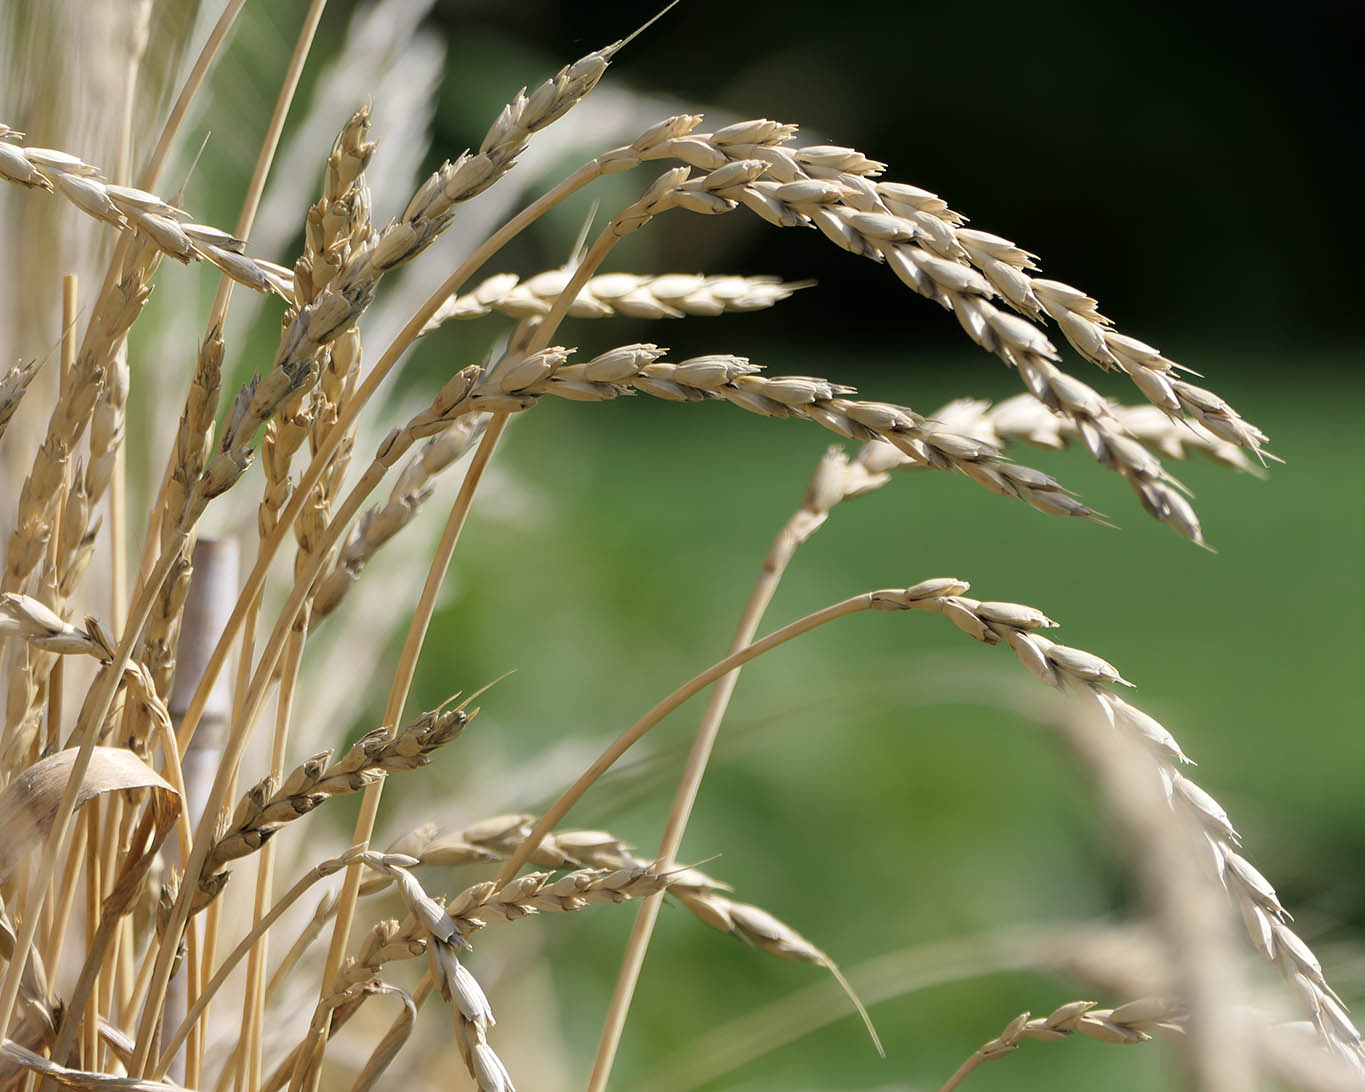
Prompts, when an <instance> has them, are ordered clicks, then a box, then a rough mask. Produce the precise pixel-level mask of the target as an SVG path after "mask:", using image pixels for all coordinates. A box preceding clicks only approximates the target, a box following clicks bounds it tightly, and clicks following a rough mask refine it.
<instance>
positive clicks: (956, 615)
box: [907, 578, 1365, 1066]
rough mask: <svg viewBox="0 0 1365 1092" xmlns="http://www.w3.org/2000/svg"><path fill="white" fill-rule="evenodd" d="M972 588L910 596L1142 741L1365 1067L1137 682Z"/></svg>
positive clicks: (1315, 1005)
mask: <svg viewBox="0 0 1365 1092" xmlns="http://www.w3.org/2000/svg"><path fill="white" fill-rule="evenodd" d="M967 588H968V585H967V584H966V583H965V582H964V581H960V580H956V579H953V578H939V579H935V580H927V581H924V582H922V583H920V584H917V585H916V586H915V587H914V588H912V589H910V590H909V592H908V593H907V595H908V596H909V597H910V606H909V609H912V610H928V611H932V612H934V613H937V614H941V615H943V616H944V617H946V618H947V619H948V620H949V621H951V622H952V623H953V624H954V625H956V626H957V627H958V628H959V629H961V630H962V631H963V632H964V633H966V634H967V635H968V636H970V637H972V638H973V639H974V640H977V641H981V642H982V643H983V644H991V645H993V644H999V643H1001V642H1004V643H1005V644H1007V645H1009V647H1010V648H1011V649H1012V650H1013V651H1014V654H1015V655H1016V656H1017V657H1018V658H1019V660H1020V662H1022V663H1023V664H1024V666H1025V667H1027V668H1028V669H1029V671H1030V672H1032V673H1033V674H1034V675H1035V676H1036V677H1037V678H1038V679H1039V680H1041V681H1042V682H1044V683H1046V684H1048V685H1049V686H1053V687H1056V688H1057V689H1059V690H1061V689H1064V690H1070V691H1071V692H1073V693H1074V694H1076V695H1077V696H1078V697H1080V698H1082V699H1085V700H1087V701H1088V702H1090V703H1091V704H1092V705H1094V706H1096V707H1097V708H1098V710H1099V712H1100V713H1101V714H1102V715H1103V716H1104V718H1105V719H1106V721H1107V722H1108V723H1110V724H1112V725H1114V726H1115V727H1116V728H1119V729H1121V730H1123V731H1124V732H1127V733H1130V734H1131V735H1132V736H1133V737H1134V738H1136V739H1137V740H1138V741H1140V742H1141V743H1142V744H1143V745H1144V746H1145V747H1146V748H1147V749H1148V751H1149V752H1151V753H1152V755H1153V757H1154V758H1155V760H1156V763H1157V768H1158V771H1159V773H1160V775H1161V781H1162V785H1163V787H1164V789H1165V793H1166V798H1167V799H1168V801H1169V802H1170V804H1171V806H1172V807H1174V808H1177V809H1179V810H1181V811H1182V812H1184V813H1187V814H1188V815H1190V816H1191V817H1192V818H1193V819H1194V820H1195V822H1197V823H1198V825H1199V827H1200V829H1201V830H1202V831H1203V833H1204V836H1205V839H1206V842H1207V845H1208V848H1209V850H1210V864H1211V866H1212V868H1213V870H1214V872H1215V874H1216V875H1217V877H1218V879H1219V880H1220V882H1221V883H1222V884H1223V886H1224V887H1225V888H1226V889H1227V891H1228V893H1229V894H1230V895H1231V897H1232V899H1233V902H1234V903H1235V905H1236V906H1237V908H1238V910H1239V911H1240V912H1241V914H1242V917H1243V920H1244V922H1245V924H1246V927H1247V931H1248V933H1249V935H1250V936H1251V940H1252V942H1253V944H1254V945H1255V947H1256V948H1257V950H1258V951H1259V952H1260V953H1261V954H1262V955H1263V956H1265V958H1267V959H1269V960H1271V961H1273V962H1275V963H1276V964H1277V965H1278V967H1279V969H1280V972H1281V973H1282V974H1283V975H1284V977H1285V979H1286V980H1287V981H1288V983H1289V985H1290V986H1291V987H1292V988H1293V989H1294V991H1295V993H1296V994H1297V995H1298V997H1299V999H1300V1001H1301V1002H1302V1004H1303V1006H1304V1008H1305V1009H1306V1010H1307V1013H1308V1015H1309V1016H1310V1017H1311V1019H1312V1020H1313V1022H1314V1024H1315V1025H1316V1026H1317V1028H1318V1030H1319V1032H1320V1033H1321V1035H1322V1037H1323V1039H1324V1040H1325V1041H1326V1043H1327V1044H1329V1045H1330V1046H1331V1047H1332V1048H1333V1050H1334V1051H1336V1052H1337V1053H1339V1054H1341V1055H1342V1056H1343V1057H1345V1058H1346V1059H1348V1060H1350V1061H1352V1062H1353V1063H1354V1064H1356V1065H1357V1066H1362V1065H1365V1051H1362V1046H1361V1037H1360V1032H1359V1031H1357V1030H1356V1028H1355V1026H1354V1024H1353V1023H1352V1022H1351V1019H1350V1016H1349V1015H1348V1014H1347V1012H1346V1009H1345V1007H1344V1006H1343V1005H1342V1004H1341V1002H1340V1000H1339V999H1338V998H1337V996H1336V994H1335V993H1334V992H1333V990H1332V988H1331V987H1330V986H1329V985H1328V984H1327V980H1326V978H1325V977H1324V975H1323V972H1322V964H1321V963H1319V962H1318V959H1317V957H1316V956H1315V955H1314V954H1313V952H1312V950H1311V949H1310V948H1309V947H1308V945H1307V944H1305V943H1304V942H1303V940H1302V939H1301V938H1300V937H1299V936H1298V935H1297V934H1295V933H1294V932H1293V930H1291V929H1290V928H1289V926H1288V924H1287V919H1288V916H1289V915H1288V914H1287V913H1286V911H1285V909H1284V907H1283V906H1281V905H1280V901H1279V898H1278V897H1277V896H1276V894H1275V889H1274V887H1273V886H1271V884H1270V882H1269V881H1268V880H1267V879H1266V878H1265V877H1264V876H1263V875H1261V873H1260V872H1259V871H1257V870H1256V868H1255V867H1253V866H1252V865H1251V863H1250V862H1248V861H1247V860H1246V859H1245V858H1244V857H1242V856H1241V854H1239V853H1238V852H1237V851H1236V849H1235V848H1234V847H1235V846H1236V845H1237V844H1238V838H1237V832H1236V830H1235V829H1234V827H1233V826H1232V823H1231V821H1230V820H1229V819H1228V815H1227V812H1226V811H1225V810H1224V809H1223V807H1222V805H1221V804H1219V803H1218V802H1217V801H1216V800H1214V799H1213V797H1211V796H1210V795H1209V794H1208V793H1207V792H1205V791H1204V789H1202V788H1200V787H1199V786H1198V785H1196V784H1195V783H1194V782H1193V781H1191V780H1190V779H1189V778H1187V777H1185V776H1184V775H1183V774H1182V773H1180V772H1179V770H1178V769H1177V768H1176V765H1177V764H1183V763H1187V762H1188V761H1189V760H1188V759H1187V758H1186V757H1185V754H1184V752H1183V751H1182V750H1181V749H1180V745H1179V744H1178V743H1176V741H1175V739H1174V738H1173V737H1172V736H1171V733H1170V732H1169V731H1167V730H1166V728H1165V727H1163V726H1162V725H1161V724H1160V723H1159V722H1157V721H1156V720H1155V719H1153V718H1152V717H1150V716H1148V715H1147V714H1146V713H1144V712H1142V711H1141V710H1140V709H1137V708H1135V707H1134V706H1132V705H1129V704H1128V703H1127V702H1125V701H1124V700H1123V699H1121V698H1119V697H1118V696H1117V695H1116V694H1114V693H1113V692H1112V691H1111V690H1110V689H1108V688H1109V687H1111V686H1115V685H1120V686H1131V685H1132V684H1131V683H1129V682H1127V680H1125V679H1124V678H1123V677H1122V676H1121V675H1120V674H1119V672H1118V670H1117V669H1116V668H1115V667H1114V666H1113V665H1112V664H1110V663H1108V662H1107V661H1105V660H1102V659H1101V658H1100V657H1098V656H1095V655H1093V654H1092V653H1089V652H1085V651H1082V650H1081V649H1076V648H1069V647H1067V646H1065V645H1059V644H1055V643H1054V642H1052V641H1050V640H1048V638H1046V637H1044V636H1043V635H1042V634H1041V633H1040V632H1039V631H1040V630H1042V629H1048V628H1052V627H1054V626H1056V624H1057V623H1055V622H1053V621H1052V620H1051V619H1049V618H1048V617H1047V616H1046V615H1045V614H1043V613H1042V611H1039V610H1037V609H1035V608H1033V607H1028V606H1023V605H1021V604H1018V603H992V602H984V603H983V602H981V601H979V600H976V599H971V598H968V597H967V596H965V595H963V594H962V593H963V592H965V591H966V590H967Z"/></svg>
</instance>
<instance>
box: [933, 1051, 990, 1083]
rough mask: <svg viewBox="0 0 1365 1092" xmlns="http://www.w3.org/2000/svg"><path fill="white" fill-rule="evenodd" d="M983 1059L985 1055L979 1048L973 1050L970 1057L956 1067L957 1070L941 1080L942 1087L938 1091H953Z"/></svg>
mask: <svg viewBox="0 0 1365 1092" xmlns="http://www.w3.org/2000/svg"><path fill="white" fill-rule="evenodd" d="M985 1060H986V1056H985V1055H984V1054H982V1053H981V1051H980V1050H979V1049H978V1050H974V1051H973V1052H972V1055H971V1057H970V1058H968V1059H967V1060H966V1061H965V1062H963V1063H962V1064H961V1065H960V1066H958V1067H957V1072H956V1073H954V1074H953V1075H952V1076H951V1077H949V1078H948V1079H947V1080H946V1081H944V1082H943V1087H942V1088H940V1089H939V1090H938V1092H953V1090H954V1089H955V1088H957V1087H958V1085H960V1084H961V1083H962V1082H963V1081H965V1080H966V1079H967V1077H968V1075H969V1074H970V1073H971V1072H972V1071H973V1070H975V1069H976V1067H977V1066H979V1065H980V1064H981V1063H982V1062H984V1061H985Z"/></svg>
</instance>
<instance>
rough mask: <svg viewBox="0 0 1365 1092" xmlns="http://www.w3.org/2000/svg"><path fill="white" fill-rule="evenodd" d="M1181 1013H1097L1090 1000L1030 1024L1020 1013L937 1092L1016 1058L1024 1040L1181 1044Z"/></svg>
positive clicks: (1163, 1007)
mask: <svg viewBox="0 0 1365 1092" xmlns="http://www.w3.org/2000/svg"><path fill="white" fill-rule="evenodd" d="M1179 1014H1180V1010H1179V1009H1178V1008H1175V1007H1174V1006H1172V1005H1171V1003H1170V1002H1168V1001H1166V1000H1164V999H1162V998H1142V999H1140V1000H1137V1001H1129V1002H1128V1003H1127V1004H1125V1005H1120V1006H1119V1007H1118V1008H1115V1009H1101V1008H1097V1007H1096V1005H1095V1002H1094V1001H1071V1002H1069V1003H1067V1004H1065V1005H1059V1006H1058V1007H1057V1008H1055V1009H1053V1010H1052V1012H1050V1013H1048V1015H1046V1016H1040V1017H1038V1018H1037V1019H1030V1014H1029V1013H1027V1012H1021V1013H1020V1014H1019V1015H1018V1016H1016V1017H1015V1018H1014V1019H1013V1020H1011V1021H1010V1022H1009V1023H1008V1024H1006V1025H1005V1030H1004V1031H1002V1032H1001V1033H1000V1034H999V1035H997V1036H996V1037H995V1038H994V1039H992V1040H990V1042H987V1043H983V1044H982V1045H981V1046H979V1047H977V1049H976V1051H975V1052H974V1053H973V1054H972V1055H971V1057H969V1058H968V1059H967V1060H966V1061H965V1062H963V1063H962V1065H961V1066H959V1067H958V1070H957V1072H956V1073H954V1074H953V1075H952V1076H951V1077H949V1078H948V1080H947V1081H945V1082H944V1083H943V1086H942V1087H941V1088H940V1089H939V1092H953V1090H954V1089H955V1088H957V1087H958V1086H959V1085H960V1084H962V1082H963V1081H964V1080H966V1079H967V1076H968V1074H970V1073H971V1072H972V1071H973V1070H974V1069H976V1068H977V1067H978V1066H980V1065H982V1064H983V1063H985V1062H993V1061H995V1060H996V1059H997V1058H1003V1057H1005V1055H1007V1054H1012V1053H1014V1051H1016V1050H1018V1049H1019V1047H1020V1044H1022V1043H1023V1041H1024V1040H1025V1039H1032V1040H1034V1041H1036V1042H1040V1043H1056V1042H1059V1041H1060V1040H1062V1039H1069V1038H1071V1036H1072V1035H1075V1034H1077V1033H1079V1034H1081V1035H1084V1036H1085V1037H1086V1038H1089V1039H1096V1040H1098V1041H1099V1042H1101V1043H1116V1044H1119V1045H1121V1046H1122V1045H1128V1044H1132V1043H1145V1042H1147V1040H1149V1039H1150V1038H1152V1035H1153V1034H1157V1035H1161V1036H1162V1037H1164V1038H1175V1039H1180V1038H1183V1037H1184V1029H1183V1027H1182V1025H1181V1024H1180V1023H1179V1020H1178V1018H1179Z"/></svg>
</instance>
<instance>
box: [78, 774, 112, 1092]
mask: <svg viewBox="0 0 1365 1092" xmlns="http://www.w3.org/2000/svg"><path fill="white" fill-rule="evenodd" d="M111 818H112V817H111ZM99 820H100V801H98V800H92V801H90V803H89V804H87V805H86V808H85V822H86V825H87V826H88V827H89V833H88V834H87V835H86V839H85V844H86V849H87V851H88V853H89V861H88V862H87V866H86V870H85V950H86V951H87V952H93V951H94V950H95V933H96V931H97V930H98V929H99V926H100V903H101V901H103V898H104V877H105V876H106V875H110V873H109V872H108V871H107V870H106V869H105V867H104V864H105V862H104V861H103V860H102V859H101V858H100V853H99V848H100V841H101V839H100V822H99ZM102 977H103V976H102V975H101V974H100V973H99V971H98V970H96V971H95V979H94V982H93V984H92V988H91V990H90V993H89V996H88V998H87V1000H86V1003H85V1012H84V1013H81V1012H79V1011H71V1010H68V1015H67V1019H68V1020H80V1021H82V1023H81V1031H82V1033H83V1034H82V1035H81V1037H80V1044H81V1053H82V1054H83V1055H84V1057H85V1061H84V1063H83V1064H84V1065H85V1066H86V1067H88V1068H90V1069H98V1068H99V1057H98V1055H99V1041H100V1040H99V1022H100V1013H99V984H100V979H101V978H102Z"/></svg>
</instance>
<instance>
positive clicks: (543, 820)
mask: <svg viewBox="0 0 1365 1092" xmlns="http://www.w3.org/2000/svg"><path fill="white" fill-rule="evenodd" d="M877 595H878V593H877V592H865V593H863V594H862V595H855V596H853V597H852V598H851V599H845V600H842V601H841V602H838V603H834V604H831V605H830V606H828V607H825V608H824V609H823V610H818V611H816V612H815V613H813V614H808V615H806V616H805V617H804V618H798V619H797V620H796V621H795V622H792V623H790V624H788V625H785V626H783V627H782V628H781V629H779V630H776V631H775V632H773V633H770V634H768V636H767V637H764V638H763V639H762V640H759V641H755V642H754V643H753V644H749V645H745V646H744V648H742V649H740V650H739V651H737V652H734V653H732V654H731V655H729V656H726V657H725V659H723V660H721V661H720V662H718V663H714V664H712V665H711V666H710V667H708V668H707V669H706V670H705V671H703V672H702V673H701V674H699V675H696V676H694V677H693V678H691V679H690V680H688V681H687V682H685V683H684V684H683V685H682V686H680V687H678V689H677V690H675V691H673V693H671V694H669V695H668V696H667V697H666V698H663V699H662V700H660V701H659V702H658V703H657V704H656V705H655V706H654V708H652V709H651V710H650V711H649V712H648V713H646V714H645V715H644V716H643V717H641V718H640V719H639V720H637V721H636V722H635V723H634V724H633V725H631V726H630V727H629V728H627V729H626V730H625V731H624V732H622V733H621V734H620V735H619V736H617V737H616V740H615V742H613V743H612V744H611V745H610V746H609V747H608V748H607V749H606V750H605V751H603V752H602V753H601V755H599V756H598V758H597V760H596V761H595V762H593V764H592V765H591V766H589V767H588V768H587V769H586V770H584V771H583V773H582V774H581V775H580V776H579V778H578V780H577V781H575V782H574V783H573V784H572V785H570V786H569V788H568V789H566V790H565V791H564V794H563V795H562V796H560V798H559V799H558V800H556V801H555V802H554V804H553V805H551V807H550V809H549V810H548V811H546V813H545V814H544V815H542V816H541V817H540V821H539V822H538V823H536V825H535V827H534V828H533V829H532V831H531V833H530V834H529V835H528V836H527V838H526V840H525V841H523V842H522V843H521V845H519V846H517V848H516V851H515V852H514V853H513V854H512V855H511V856H510V857H508V858H507V860H506V862H504V864H503V866H502V869H501V870H500V871H499V872H498V875H497V877H496V878H495V880H494V884H495V885H496V887H498V888H502V887H505V886H507V883H508V881H509V880H511V879H512V877H514V876H515V875H516V874H517V871H518V870H519V869H520V868H521V866H522V865H524V864H525V863H526V862H527V861H528V860H529V859H530V857H531V854H533V853H534V852H535V851H536V850H537V849H539V848H540V843H541V842H543V841H544V840H545V836H546V835H547V834H549V833H550V831H551V830H553V829H554V828H555V827H556V826H558V825H559V822H560V820H562V819H563V818H564V816H565V815H567V814H568V813H569V809H570V808H572V807H573V806H574V805H575V804H576V803H578V801H579V800H580V799H581V798H582V796H583V794H584V793H585V792H587V791H588V789H590V788H591V787H592V785H593V784H594V782H596V781H597V779H598V778H600V777H601V776H602V775H603V774H604V773H606V772H607V771H608V770H609V769H611V767H612V766H613V765H615V764H616V761H617V760H618V759H619V758H620V757H621V756H622V755H624V754H625V753H626V752H627V751H628V750H630V749H631V747H633V746H634V745H635V744H636V743H638V742H639V741H640V739H641V738H643V737H644V735H645V734H646V733H647V732H649V731H650V730H651V729H652V728H654V726H655V725H657V724H658V723H659V722H660V721H661V720H663V719H664V717H666V716H668V714H669V713H671V712H673V710H675V709H677V708H678V706H680V705H682V704H683V703H684V702H686V701H687V700H688V699H689V698H692V697H694V696H695V695H697V694H699V693H701V691H703V690H705V689H706V688H707V687H708V686H710V685H711V684H712V683H713V682H715V681H716V680H717V679H721V678H724V677H725V676H726V675H728V674H729V673H730V672H731V671H733V670H735V668H737V667H743V666H744V665H745V664H747V663H748V662H749V661H750V660H754V659H757V658H758V657H759V656H762V655H763V654H764V653H765V652H769V651H771V650H772V649H774V648H777V647H778V646H779V645H783V644H786V643H787V642H788V641H790V640H793V639H794V638H796V637H800V636H801V635H802V634H803V633H809V632H810V631H811V630H813V629H816V628H818V627H820V626H823V625H824V624H825V623H826V622H833V621H834V620H835V619H836V618H843V617H845V616H846V615H849V614H857V613H858V612H859V611H864V610H870V609H872V607H873V604H874V603H875V601H876V597H877Z"/></svg>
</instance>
